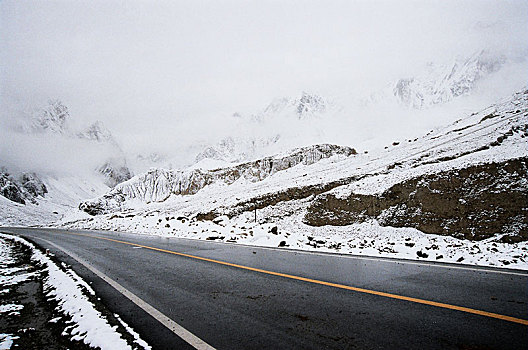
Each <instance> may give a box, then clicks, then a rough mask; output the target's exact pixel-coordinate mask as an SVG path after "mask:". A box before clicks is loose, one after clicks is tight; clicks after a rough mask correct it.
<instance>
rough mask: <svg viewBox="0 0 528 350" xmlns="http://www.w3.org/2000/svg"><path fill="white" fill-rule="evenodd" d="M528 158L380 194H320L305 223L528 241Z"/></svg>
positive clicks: (477, 167)
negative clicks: (367, 224)
mask: <svg viewBox="0 0 528 350" xmlns="http://www.w3.org/2000/svg"><path fill="white" fill-rule="evenodd" d="M527 168H528V158H520V159H514V160H510V161H506V162H502V163H491V164H483V165H475V166H471V167H468V168H465V169H459V170H450V171H445V172H441V173H437V174H431V175H423V176H419V177H416V178H414V179H411V180H407V181H404V182H402V183H399V184H397V185H394V186H392V187H391V188H389V189H388V190H386V191H385V192H383V193H382V194H381V195H361V194H354V193H352V194H351V195H349V196H348V197H346V198H337V197H336V196H335V195H333V194H331V193H325V194H321V195H319V196H318V197H317V198H316V199H315V200H314V201H313V202H312V203H311V205H310V206H309V207H308V211H307V214H306V216H305V218H304V222H305V223H307V224H309V225H313V226H323V225H350V224H353V223H357V222H362V221H365V220H368V219H372V218H375V219H377V220H378V221H379V223H380V224H381V225H383V226H392V227H414V228H416V229H418V230H420V231H423V232H425V233H433V234H440V235H450V236H454V237H458V238H466V239H472V240H481V239H486V238H488V237H491V236H493V235H494V234H497V233H506V234H507V235H506V236H505V237H504V238H503V240H505V241H507V242H512V241H524V240H528V186H527V182H528V171H527Z"/></svg>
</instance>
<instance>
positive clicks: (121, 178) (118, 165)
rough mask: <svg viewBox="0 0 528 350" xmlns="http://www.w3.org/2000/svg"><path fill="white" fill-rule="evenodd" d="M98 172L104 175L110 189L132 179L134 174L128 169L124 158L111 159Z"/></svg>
mask: <svg viewBox="0 0 528 350" xmlns="http://www.w3.org/2000/svg"><path fill="white" fill-rule="evenodd" d="M98 170H99V172H100V173H101V174H103V175H104V177H105V179H106V180H105V184H106V185H107V186H109V187H115V186H116V185H118V184H120V183H122V182H125V181H127V180H130V179H131V178H132V173H131V172H130V169H128V167H127V165H126V161H125V159H124V158H118V159H110V160H108V161H107V162H106V163H104V164H103V165H102V166H101V167H100V168H99V169H98Z"/></svg>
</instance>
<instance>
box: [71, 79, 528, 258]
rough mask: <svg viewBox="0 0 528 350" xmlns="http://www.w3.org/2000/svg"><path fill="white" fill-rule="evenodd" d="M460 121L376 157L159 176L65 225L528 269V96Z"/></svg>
mask: <svg viewBox="0 0 528 350" xmlns="http://www.w3.org/2000/svg"><path fill="white" fill-rule="evenodd" d="M461 117H462V118H460V119H459V120H457V121H456V122H454V123H451V124H450V125H447V126H445V127H442V128H438V129H434V130H431V131H430V132H429V133H427V134H426V135H423V136H422V137H416V138H414V139H406V140H399V141H397V142H393V143H392V144H389V145H388V146H387V147H386V149H384V150H381V151H379V152H375V153H374V152H372V153H368V154H365V153H359V154H353V153H355V152H352V151H351V150H348V151H347V150H345V149H342V148H334V147H335V146H314V147H313V148H311V149H309V150H308V149H300V150H298V151H296V152H293V153H292V154H285V155H282V156H276V157H273V158H264V159H262V160H257V161H255V162H250V163H244V164H241V165H238V166H228V167H225V168H221V169H217V170H213V171H195V170H189V171H165V170H162V169H157V170H152V171H150V172H148V173H146V174H143V175H140V176H137V177H135V178H133V179H131V180H129V181H127V182H124V183H122V184H121V185H118V186H117V187H116V188H115V189H113V190H112V191H110V192H109V193H107V194H106V195H104V196H101V197H98V198H96V199H94V200H90V201H85V202H83V203H82V204H81V206H80V208H81V209H82V210H83V211H85V212H87V213H89V214H92V216H88V217H87V216H86V214H81V213H80V214H79V217H78V219H77V220H72V218H70V219H69V221H68V222H63V223H64V224H65V225H66V226H67V227H75V228H98V229H111V230H127V231H133V232H155V233H156V234H162V235H178V236H181V237H188V238H198V239H215V240H221V241H227V242H242V243H245V244H257V245H271V246H277V245H278V246H290V247H293V248H298V249H317V250H321V249H323V250H327V251H339V252H352V253H356V254H364V253H366V254H369V255H372V254H374V255H376V254H381V255H387V256H400V257H407V258H416V256H418V257H419V258H420V259H429V260H439V259H441V260H443V261H453V262H455V261H458V262H461V261H464V262H465V263H468V262H469V263H478V264H483V265H500V266H506V265H510V266H517V267H520V268H527V266H526V260H522V259H520V257H521V256H522V255H523V253H522V250H523V249H526V245H527V242H528V221H527V216H526V212H527V210H528V207H527V203H528V182H527V180H526V179H527V178H528V149H527V148H526V140H527V139H528V125H527V120H528V119H527V117H528V89H524V90H523V91H521V92H519V93H516V94H514V95H513V96H511V97H510V98H508V99H506V100H503V101H500V102H498V103H497V104H494V105H492V106H490V107H488V108H486V109H483V110H481V111H478V112H475V113H471V114H468V115H465V116H461ZM320 147H323V148H322V149H321V148H320ZM325 149H330V150H334V151H335V150H339V151H340V152H341V153H340V154H341V156H338V157H335V156H334V157H332V156H330V158H325V156H322V155H321V151H322V150H325ZM311 152H315V153H313V154H317V157H315V158H313V161H310V159H311V158H310V157H306V155H307V154H312V153H311ZM323 154H330V153H324V152H323ZM332 154H334V153H332ZM317 159H319V161H315V160H317ZM276 167H278V168H276ZM283 167H284V168H283ZM273 169H276V171H273ZM255 219H256V221H255ZM351 232H353V234H351ZM452 237H455V238H452Z"/></svg>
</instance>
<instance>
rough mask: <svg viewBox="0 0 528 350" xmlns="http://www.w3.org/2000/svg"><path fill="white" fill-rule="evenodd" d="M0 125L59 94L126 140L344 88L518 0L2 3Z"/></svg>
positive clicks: (520, 32)
mask: <svg viewBox="0 0 528 350" xmlns="http://www.w3.org/2000/svg"><path fill="white" fill-rule="evenodd" d="M0 11H1V23H0V25H1V27H0V35H1V38H0V40H1V41H0V55H1V56H0V57H1V63H2V65H1V66H2V72H1V73H2V76H1V82H0V83H1V89H2V90H1V100H0V102H1V103H2V112H1V113H2V116H1V117H2V120H3V122H6V120H8V119H10V118H16V117H17V111H19V110H27V109H29V108H33V107H40V106H42V105H44V104H45V103H46V101H47V100H48V99H49V98H58V99H61V100H62V101H63V102H64V103H65V104H66V105H67V106H68V107H69V108H70V111H71V114H72V116H73V117H75V118H78V119H79V120H96V119H99V120H102V121H103V122H104V123H105V124H106V125H107V127H109V128H110V129H111V130H112V131H113V132H114V134H116V135H117V136H118V137H122V138H123V139H126V140H128V142H129V143H130V140H133V139H134V138H135V137H138V138H139V137H141V135H149V136H152V134H153V132H151V133H149V134H145V130H151V131H153V130H164V131H165V132H167V131H168V130H169V131H170V132H171V133H172V134H173V135H174V137H175V138H178V137H185V136H184V135H182V134H181V132H179V125H182V124H183V123H184V122H185V121H187V123H186V125H189V123H188V121H189V120H191V119H192V120H194V121H198V122H195V124H193V125H196V126H197V127H203V126H204V125H207V122H208V121H211V120H214V119H215V118H219V117H220V116H225V115H229V114H231V113H233V112H236V111H241V112H254V111H256V110H258V109H259V108H262V107H264V106H265V105H266V104H267V103H268V102H269V101H270V100H271V99H272V98H274V97H279V96H295V95H298V94H299V93H300V92H301V91H303V90H306V91H310V92H315V93H320V94H323V95H333V94H334V95H343V94H344V95H346V94H350V95H353V94H357V93H358V92H360V91H364V90H369V89H371V88H376V87H378V86H381V85H382V84H384V83H386V82H389V81H391V80H393V79H396V78H399V77H401V76H405V75H412V74H413V72H414V71H416V70H417V69H418V67H420V66H421V65H423V64H424V63H425V62H427V61H441V60H443V59H449V58H450V57H453V56H454V55H466V54H469V53H471V52H473V51H475V50H477V49H481V48H486V47H492V48H497V47H499V48H502V49H504V50H506V49H511V48H521V49H526V47H527V45H528V40H527V33H528V1H525V0H519V1H486V0H474V1H461V0H455V1H446V0H440V1H424V0H420V1H396V0H394V1H372V0H369V1H329V0H324V1H306V0H302V1H286V0H280V1H263V0H259V1H221V0H215V1H196V0H192V1H166V2H162V1H130V0H128V1H115V0H105V1H38V2H33V1H5V0H4V1H2V2H0Z"/></svg>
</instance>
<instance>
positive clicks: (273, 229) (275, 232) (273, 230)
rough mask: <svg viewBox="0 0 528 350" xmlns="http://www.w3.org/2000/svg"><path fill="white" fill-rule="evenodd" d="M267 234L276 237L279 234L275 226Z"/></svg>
mask: <svg viewBox="0 0 528 350" xmlns="http://www.w3.org/2000/svg"><path fill="white" fill-rule="evenodd" d="M269 232H270V233H272V234H274V235H277V234H279V229H278V228H277V226H273V227H272V228H271V230H270V231H269Z"/></svg>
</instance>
